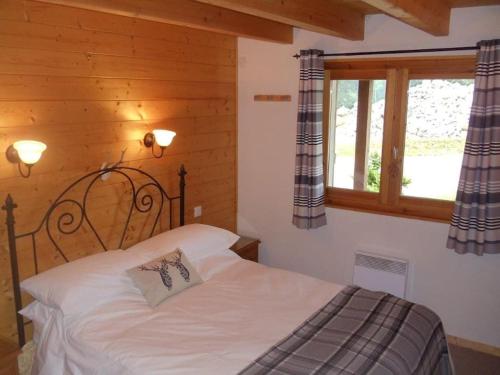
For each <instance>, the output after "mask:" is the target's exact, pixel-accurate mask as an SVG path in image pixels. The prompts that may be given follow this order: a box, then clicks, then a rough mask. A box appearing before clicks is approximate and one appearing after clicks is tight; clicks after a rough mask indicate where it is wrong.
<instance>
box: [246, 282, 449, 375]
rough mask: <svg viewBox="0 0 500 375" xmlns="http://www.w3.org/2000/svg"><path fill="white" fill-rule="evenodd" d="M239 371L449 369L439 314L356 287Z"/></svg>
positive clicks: (406, 371)
mask: <svg viewBox="0 0 500 375" xmlns="http://www.w3.org/2000/svg"><path fill="white" fill-rule="evenodd" d="M240 374H244V375H250V374H252V375H253V374H297V375H299V374H300V375H302V374H356V375H362V374H393V375H403V374H422V375H423V374H432V375H438V374H440V375H441V374H442V375H446V374H453V370H452V365H451V363H450V360H449V357H448V345H447V342H446V336H445V333H444V330H443V325H442V323H441V320H440V319H439V317H438V316H437V315H436V314H435V313H433V312H432V311H431V310H429V309H428V308H426V307H424V306H421V305H417V304H414V303H411V302H408V301H405V300H403V299H400V298H397V297H394V296H393V295H390V294H387V293H382V292H372V291H369V290H366V289H362V288H359V287H356V286H348V287H346V288H344V289H343V290H342V291H341V292H340V293H339V294H338V295H337V296H335V297H334V298H333V299H332V300H331V301H330V302H329V303H328V304H326V305H325V306H324V307H323V308H321V309H320V310H319V311H318V312H316V313H315V314H314V315H312V316H311V317H310V318H309V319H308V320H306V321H305V322H304V323H303V324H302V325H301V326H300V327H298V328H297V329H296V330H295V331H294V332H292V334H290V335H289V336H288V337H286V338H284V339H283V340H281V341H280V342H279V343H278V344H276V345H275V346H274V347H272V348H271V349H269V351H268V352H267V353H264V354H263V355H262V356H261V357H259V358H258V359H257V360H255V362H253V363H252V364H250V365H249V366H248V367H247V368H245V369H244V370H243V371H241V372H240Z"/></svg>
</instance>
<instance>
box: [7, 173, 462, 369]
mask: <svg viewBox="0 0 500 375" xmlns="http://www.w3.org/2000/svg"><path fill="white" fill-rule="evenodd" d="M113 173H115V174H118V175H120V176H121V177H122V178H125V180H126V181H127V182H128V183H130V184H131V191H132V204H131V206H130V213H129V215H128V219H127V222H126V225H125V228H124V229H123V228H121V229H120V231H119V233H120V236H118V237H119V238H120V239H121V240H120V243H118V246H116V247H114V248H116V249H117V250H110V249H108V248H107V246H106V245H105V244H104V242H103V241H102V239H101V238H99V231H98V230H97V229H96V228H95V227H93V225H92V223H91V222H90V217H88V215H86V207H87V204H88V202H87V199H88V197H89V194H88V190H89V189H91V188H92V187H93V186H95V185H96V184H98V183H100V182H99V181H100V180H101V177H102V175H104V174H107V175H110V174H113ZM132 173H135V174H137V173H139V174H140V175H141V178H147V179H148V180H149V181H148V182H145V183H144V184H143V185H141V186H136V185H135V179H133V178H131V177H130V175H131V174H132ZM185 174H186V172H185V170H184V168H181V170H180V171H179V177H180V179H179V195H176V196H174V197H171V196H169V195H168V194H167V193H166V191H165V190H164V189H163V187H161V185H160V184H159V183H158V181H156V180H155V179H154V178H153V177H152V176H150V175H148V174H146V173H145V172H143V171H140V170H135V169H132V168H127V167H115V168H112V169H107V170H102V171H96V172H93V173H90V174H88V175H86V176H84V177H82V178H81V179H79V180H77V181H76V182H75V183H74V184H71V185H70V187H68V189H66V190H64V191H63V193H62V194H61V195H59V196H58V198H57V199H56V200H55V201H54V203H53V204H52V205H51V206H50V207H49V210H48V211H47V212H48V213H47V215H45V216H44V218H43V220H42V224H41V225H40V226H38V227H37V230H35V231H34V232H29V233H27V234H16V233H15V230H14V226H13V225H12V223H13V222H14V208H15V205H14V203H13V202H12V198H9V199H10V201H7V202H6V206H5V207H6V209H7V217H8V220H7V223H8V233H9V249H10V256H11V265H12V274H13V282H14V285H13V286H14V296H15V304H16V311H17V312H19V314H18V320H17V323H18V334H19V340H20V345H21V346H22V345H24V344H25V341H26V340H25V332H24V328H25V325H26V322H25V321H24V320H23V316H24V317H25V318H27V319H29V320H30V322H31V324H33V328H34V329H33V332H34V333H33V342H34V344H35V354H34V362H33V372H32V373H33V374H41V375H57V374H82V375H83V374H103V375H104V374H105V375H115V374H152V375H153V374H208V375H210V374H237V373H241V374H267V373H273V374H309V373H311V374H312V373H314V374H340V373H343V374H365V373H366V374H368V373H370V374H405V373H408V374H410V373H411V374H451V373H453V370H452V364H451V362H450V360H449V356H448V349H447V343H446V336H445V335H444V330H443V327H442V324H441V321H440V319H439V317H438V316H437V315H435V314H434V313H433V312H432V311H431V310H429V309H427V308H425V307H423V306H420V305H416V304H412V303H410V302H408V301H404V300H401V299H399V298H396V297H394V296H391V295H388V294H386V293H382V292H372V291H368V290H364V289H361V288H358V287H355V286H347V287H346V286H342V285H337V284H333V283H329V282H325V281H321V280H319V279H315V278H312V277H309V276H305V275H302V274H298V273H294V272H288V271H285V270H280V269H276V268H271V267H267V266H264V265H261V264H257V263H254V262H250V261H247V260H243V259H241V258H240V257H239V256H237V255H236V254H235V253H233V252H232V251H230V250H229V247H231V245H232V244H233V243H234V242H235V241H236V240H237V239H238V236H237V235H235V234H234V233H231V232H229V231H226V230H224V229H220V228H215V227H210V226H207V225H201V224H191V225H184V199H185V197H184V195H185V194H184V189H185V179H184V176H185ZM81 183H85V184H87V185H86V186H85V188H84V189H82V192H83V193H82V194H83V195H82V197H83V199H82V200H81V201H79V200H75V203H73V204H74V205H76V206H77V207H78V212H79V213H80V214H81V216H80V217H79V218H80V219H81V220H78V218H75V216H74V215H73V216H72V215H71V214H68V213H58V214H57V215H58V216H57V217H58V218H59V220H55V222H56V223H58V225H56V227H57V228H58V229H62V230H63V234H64V235H71V234H72V233H73V231H75V223H76V224H77V225H88V226H89V228H91V230H93V233H94V234H95V236H96V240H97V242H98V243H99V244H100V245H101V246H102V248H103V250H104V252H102V253H97V254H94V255H92V256H87V257H84V258H81V259H77V260H72V261H71V262H68V263H66V264H64V265H62V266H59V267H56V268H53V269H50V270H48V271H45V272H42V273H40V274H37V275H35V276H33V277H31V278H29V279H27V280H24V281H22V282H21V281H20V280H19V275H18V271H19V269H18V259H17V256H18V254H17V248H16V241H17V240H18V239H19V238H25V237H32V238H36V235H37V233H38V230H44V229H47V228H49V226H48V225H46V226H45V225H44V223H46V222H49V221H50V220H51V219H50V218H51V215H56V211H57V210H56V209H57V208H59V207H61V202H66V203H67V202H68V200H69V199H68V198H66V195H67V193H68V191H70V190H71V189H74V188H75V187H76V186H77V185H79V184H81ZM151 189H152V190H155V191H156V192H157V193H158V194H157V196H159V197H160V203H159V206H158V207H160V209H159V210H158V211H157V212H154V213H153V206H154V205H153V194H152V193H151V191H150V190H151ZM164 203H165V204H164ZM167 203H168V204H167ZM174 203H175V204H178V205H179V207H180V209H179V216H178V219H175V218H174V217H173V215H174V211H175V210H174V209H173V208H172V206H173V204H174ZM166 206H168V207H166ZM164 211H166V213H167V214H168V216H169V220H168V223H169V227H171V228H169V229H170V230H168V231H164V232H161V233H158V228H157V225H158V222H159V220H160V218H161V215H163V212H164ZM135 213H138V214H148V215H150V216H152V217H153V220H152V229H151V231H150V232H149V235H148V238H147V239H145V240H143V241H140V242H139V243H137V244H135V245H133V246H132V247H130V248H128V249H127V250H120V248H121V247H122V246H121V245H122V244H123V241H124V239H125V238H126V233H127V230H128V229H127V227H128V225H129V221H130V217H132V215H133V214H135ZM61 218H62V219H61ZM175 222H177V223H178V227H176V228H173V227H174V226H175V225H174V223H175ZM9 223H11V224H9ZM64 224H66V225H67V226H68V225H69V226H71V229H68V228H64ZM49 238H53V239H54V241H53V242H52V245H53V246H54V248H55V251H56V252H57V253H58V254H60V255H61V256H62V257H63V258H64V259H65V260H67V261H68V260H69V259H67V257H66V256H65V255H64V254H65V252H64V250H63V249H62V247H61V246H60V245H59V244H58V242H57V238H58V236H56V235H49ZM33 248H34V250H33V251H34V253H36V251H37V249H36V241H35V240H33ZM176 248H178V249H182V251H184V254H185V255H186V257H187V258H188V259H189V261H190V263H191V265H192V267H193V269H194V270H195V272H196V273H197V274H199V276H200V278H201V280H202V281H203V282H201V283H200V284H198V285H196V286H192V287H190V288H187V289H185V290H183V291H182V292H180V293H177V294H175V295H173V296H170V297H168V298H166V299H165V300H164V301H163V302H161V303H160V304H159V305H158V306H156V307H154V308H152V307H151V306H150V305H148V303H147V302H146V301H145V297H144V296H143V294H141V291H140V290H139V289H138V288H137V287H136V285H135V284H134V283H133V282H132V280H131V279H130V277H128V275H127V273H126V272H125V271H126V270H127V269H128V268H130V267H131V266H134V267H135V266H137V265H140V264H141V263H143V262H147V261H150V260H151V259H153V258H154V257H156V256H157V255H158V254H159V253H161V252H165V251H167V250H169V251H170V250H171V249H176ZM34 259H35V260H36V256H34ZM36 268H37V267H35V269H36ZM193 272H194V271H193ZM21 289H22V290H24V291H25V292H28V293H29V294H31V295H32V296H33V297H34V301H33V302H31V303H30V304H29V305H27V306H23V303H22V298H21Z"/></svg>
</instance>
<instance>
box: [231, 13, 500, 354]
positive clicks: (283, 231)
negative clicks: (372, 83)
mask: <svg viewBox="0 0 500 375" xmlns="http://www.w3.org/2000/svg"><path fill="white" fill-rule="evenodd" d="M499 20H500V6H490V7H478V8H468V9H458V10H454V11H453V13H452V22H451V32H450V36H449V37H433V36H431V35H428V34H426V33H424V32H421V31H419V30H417V29H414V28H412V27H410V26H407V25H404V24H402V23H400V22H397V21H395V20H393V19H391V18H389V17H386V16H383V15H376V16H370V17H368V18H367V23H366V33H365V35H366V37H365V40H364V41H362V42H350V41H346V40H342V39H337V38H333V37H326V36H322V35H319V34H315V33H310V32H306V31H302V30H296V31H295V42H294V44H293V45H278V44H273V43H266V42H260V41H254V40H248V39H240V40H239V44H238V48H239V52H238V54H239V73H238V74H239V79H238V100H239V108H238V121H239V130H238V173H239V175H238V178H239V180H238V230H239V232H240V233H243V234H247V235H254V236H257V237H259V238H260V239H261V240H262V246H261V250H262V252H261V259H262V262H263V263H265V264H268V265H271V266H276V267H282V268H286V269H289V270H293V271H298V272H303V273H306V274H309V275H313V276H316V277H319V278H322V279H325V280H330V281H333V282H337V283H343V284H347V283H349V282H351V280H352V269H353V260H354V256H353V254H354V252H355V251H356V250H369V251H377V252H381V253H386V254H389V255H392V256H397V257H402V258H406V259H409V260H410V262H411V271H410V280H409V288H408V293H409V299H411V300H413V301H416V302H420V303H424V304H426V305H428V306H429V307H431V308H432V309H434V310H435V311H436V312H437V313H438V314H440V315H441V317H442V319H443V321H444V323H445V327H446V329H447V332H448V333H449V334H452V335H456V336H461V337H464V338H468V339H471V340H476V341H481V342H484V343H488V344H491V345H495V346H499V347H500V255H485V256H483V257H478V256H475V255H456V254H455V253H454V252H452V251H451V250H448V249H446V248H445V242H446V237H447V233H448V226H447V225H445V224H439V223H434V222H427V221H419V220H412V219H402V218H396V217H390V216H382V215H374V214H367V213H360V212H354V211H347V210H337V209H327V216H328V225H327V226H326V227H323V228H320V229H317V230H311V231H305V230H298V229H296V228H295V227H294V226H293V225H292V224H291V215H292V195H293V174H294V156H295V128H296V122H295V118H296V109H297V92H298V70H299V65H298V62H297V60H295V59H293V58H292V57H291V56H292V55H293V54H295V53H296V52H298V51H299V50H300V49H301V48H320V49H323V50H325V52H335V51H338V52H340V51H356V50H382V49H395V48H431V47H450V46H466V45H474V44H475V43H476V42H477V41H479V40H481V39H493V38H499V37H500V22H499ZM254 94H291V95H292V98H293V99H292V102H291V103H265V102H254V101H253V95H254Z"/></svg>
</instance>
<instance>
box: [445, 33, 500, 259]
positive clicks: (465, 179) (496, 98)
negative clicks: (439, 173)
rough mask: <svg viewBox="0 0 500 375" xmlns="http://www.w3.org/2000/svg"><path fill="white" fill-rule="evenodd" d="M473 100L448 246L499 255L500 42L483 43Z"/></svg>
mask: <svg viewBox="0 0 500 375" xmlns="http://www.w3.org/2000/svg"><path fill="white" fill-rule="evenodd" d="M478 46H479V54H478V61H477V65H476V79H475V82H474V98H473V101H472V110H471V115H470V120H469V129H468V133H467V141H466V143H465V151H464V159H463V164H462V171H461V174H460V182H459V185H458V191H457V199H456V202H455V208H454V211H453V216H452V220H451V226H450V231H449V235H448V241H447V244H446V245H447V247H448V248H450V249H454V250H455V251H456V252H457V253H459V254H464V253H474V254H477V255H482V254H484V253H500V39H497V40H489V41H482V42H480V43H478Z"/></svg>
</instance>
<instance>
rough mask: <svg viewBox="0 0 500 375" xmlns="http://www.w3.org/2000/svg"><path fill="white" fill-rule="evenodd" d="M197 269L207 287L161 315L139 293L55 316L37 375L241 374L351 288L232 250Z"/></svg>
mask: <svg viewBox="0 0 500 375" xmlns="http://www.w3.org/2000/svg"><path fill="white" fill-rule="evenodd" d="M194 266H195V267H196V268H197V270H198V272H199V273H200V275H201V276H202V278H203V279H204V281H205V282H204V283H202V284H200V285H197V286H194V287H192V288H189V289H186V290H185V291H183V292H182V293H180V294H177V295H175V296H173V297H171V298H169V299H167V300H166V301H165V302H163V303H162V304H160V305H159V306H158V307H156V308H154V309H152V308H150V307H149V306H148V305H147V303H146V302H145V300H144V298H143V297H142V295H140V294H138V293H135V292H133V291H132V292H131V293H129V294H127V295H123V297H122V298H120V299H118V300H114V301H113V302H109V303H107V304H104V305H102V306H100V307H99V308H97V309H95V310H93V311H91V312H88V313H86V314H84V315H83V316H80V317H78V318H66V317H64V316H62V314H60V313H58V312H57V311H54V313H53V314H52V315H51V318H50V319H48V320H47V322H46V323H45V324H44V326H43V328H42V329H41V333H40V334H39V337H38V338H37V342H38V349H37V354H36V356H35V365H34V368H35V371H37V373H39V374H42V375H56V374H85V375H89V374H106V375H115V374H116V375H118V374H120V375H125V374H141V375H143V374H148V375H154V374H166V373H168V374H207V375H209V374H235V373H237V372H239V371H241V370H242V369H244V368H245V367H246V366H248V365H249V364H250V363H251V362H252V361H253V360H255V359H256V358H257V357H258V356H260V355H261V354H262V353H264V352H265V351H267V350H268V349H269V348H270V347H271V346H273V345H274V344H276V342H278V341H279V340H280V339H282V338H284V337H285V336H287V335H288V334H289V333H290V332H291V331H293V330H294V329H295V328H296V327H297V326H298V325H299V324H301V323H302V322H303V321H304V320H306V319H307V318H308V317H309V316H310V315H312V314H313V313H314V312H316V311H317V310H318V309H319V308H320V307H322V306H323V305H324V304H325V303H327V302H328V301H329V300H331V299H332V298H333V297H334V296H335V295H336V294H337V293H338V292H339V291H340V290H341V289H342V288H343V286H341V285H336V284H332V283H329V282H325V281H321V280H318V279H315V278H312V277H308V276H305V275H302V274H298V273H293V272H288V271H284V270H280V269H276V268H270V267H266V266H264V265H261V264H257V263H254V262H250V261H247V260H243V259H241V258H239V257H238V256H237V255H235V254H234V253H233V252H231V251H230V250H224V251H220V252H219V253H217V254H215V255H212V256H209V257H207V258H204V259H201V260H199V261H197V262H195V264H194Z"/></svg>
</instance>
